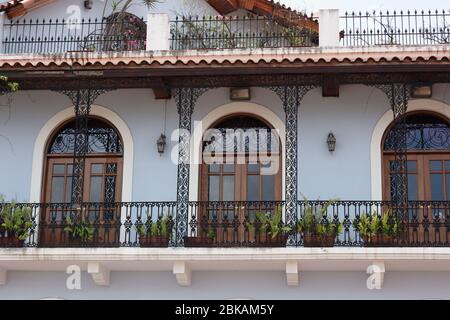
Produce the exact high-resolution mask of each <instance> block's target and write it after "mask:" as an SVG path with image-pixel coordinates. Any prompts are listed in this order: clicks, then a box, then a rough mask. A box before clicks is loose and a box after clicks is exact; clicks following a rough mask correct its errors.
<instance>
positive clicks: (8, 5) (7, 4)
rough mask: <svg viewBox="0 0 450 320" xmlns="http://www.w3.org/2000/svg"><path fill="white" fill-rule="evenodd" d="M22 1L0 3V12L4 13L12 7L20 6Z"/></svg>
mask: <svg viewBox="0 0 450 320" xmlns="http://www.w3.org/2000/svg"><path fill="white" fill-rule="evenodd" d="M22 1H23V0H11V1H8V2H4V3H0V12H4V11H6V10H8V9H10V8H12V7H14V6H17V5H18V4H20V3H21V2H22Z"/></svg>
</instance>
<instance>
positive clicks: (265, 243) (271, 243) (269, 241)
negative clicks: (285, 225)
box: [256, 235, 287, 248]
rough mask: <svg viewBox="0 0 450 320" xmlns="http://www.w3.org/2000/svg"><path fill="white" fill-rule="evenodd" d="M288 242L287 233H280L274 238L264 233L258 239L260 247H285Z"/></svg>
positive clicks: (257, 242)
mask: <svg viewBox="0 0 450 320" xmlns="http://www.w3.org/2000/svg"><path fill="white" fill-rule="evenodd" d="M286 242H287V235H278V236H276V237H275V238H272V236H270V235H267V236H266V235H263V236H261V237H260V238H259V239H257V240H256V245H257V246H258V247H268V248H278V247H285V246H286Z"/></svg>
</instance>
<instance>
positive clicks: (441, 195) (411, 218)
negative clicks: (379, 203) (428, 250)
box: [384, 152, 450, 244]
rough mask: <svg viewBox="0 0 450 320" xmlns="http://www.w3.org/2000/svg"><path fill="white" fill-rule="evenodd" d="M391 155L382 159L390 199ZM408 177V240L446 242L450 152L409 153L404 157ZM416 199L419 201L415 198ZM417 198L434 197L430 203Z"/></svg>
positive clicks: (449, 196) (432, 242)
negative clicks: (406, 157) (405, 158)
mask: <svg viewBox="0 0 450 320" xmlns="http://www.w3.org/2000/svg"><path fill="white" fill-rule="evenodd" d="M393 161H394V155H388V156H385V160H384V196H385V199H387V200H390V199H391V198H392V193H393V192H395V190H391V187H390V186H391V179H392V170H391V169H392V162H393ZM407 178H408V201H411V203H410V205H409V208H408V230H407V240H408V242H409V244H424V243H431V244H442V243H448V242H449V240H450V239H449V232H448V230H447V228H446V227H445V224H446V222H447V221H448V220H449V208H448V205H447V204H446V203H445V201H449V200H450V154H447V153H444V152H436V153H431V152H427V153H411V154H408V161H407ZM415 201H418V202H415ZM420 201H433V203H432V204H429V203H428V204H425V203H421V202H420Z"/></svg>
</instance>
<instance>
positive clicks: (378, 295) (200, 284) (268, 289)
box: [0, 271, 450, 300]
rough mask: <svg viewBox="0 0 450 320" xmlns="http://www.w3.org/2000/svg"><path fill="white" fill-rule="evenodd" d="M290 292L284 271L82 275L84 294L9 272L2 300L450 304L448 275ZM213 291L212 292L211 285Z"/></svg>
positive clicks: (315, 281)
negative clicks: (102, 281)
mask: <svg viewBox="0 0 450 320" xmlns="http://www.w3.org/2000/svg"><path fill="white" fill-rule="evenodd" d="M300 277H301V280H300V286H298V287H288V286H287V285H286V276H285V274H283V273H282V272H194V273H193V279H192V286H190V287H179V286H178V285H177V283H176V281H175V277H174V275H173V274H171V273H170V272H112V273H111V286H110V287H99V286H96V285H95V284H94V283H93V281H92V278H91V277H90V276H89V275H87V274H86V273H83V274H82V287H81V288H82V290H79V291H78V290H67V289H66V286H65V284H66V279H67V275H66V274H65V273H63V272H8V283H7V285H5V286H0V299H44V298H64V299H175V300H177V299H236V298H239V299H338V300H339V299H356V300H358V299H415V300H416V299H417V300H421V299H450V290H449V289H448V288H450V273H448V272H433V273H431V272H387V273H386V275H385V282H384V287H383V289H382V290H368V289H367V287H366V280H367V274H365V273H364V272H356V271H355V272H302V273H301V274H300ZM212 283H213V284H214V287H211V284H212Z"/></svg>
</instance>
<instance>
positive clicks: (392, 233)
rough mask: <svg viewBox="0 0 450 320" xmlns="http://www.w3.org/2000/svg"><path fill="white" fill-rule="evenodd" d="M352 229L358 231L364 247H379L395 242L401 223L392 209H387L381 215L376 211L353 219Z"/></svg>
mask: <svg viewBox="0 0 450 320" xmlns="http://www.w3.org/2000/svg"><path fill="white" fill-rule="evenodd" d="M353 227H354V228H355V229H356V230H358V232H359V234H360V236H361V238H362V239H363V241H364V245H365V246H380V245H390V244H394V243H395V242H396V240H397V238H398V235H399V233H400V229H401V228H400V227H401V223H400V220H399V218H398V217H397V216H396V215H395V214H393V212H392V209H388V210H385V211H384V212H383V213H382V214H381V215H379V214H378V212H377V211H373V212H372V214H366V213H364V214H363V215H362V216H361V217H360V218H358V219H355V221H354V222H353Z"/></svg>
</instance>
